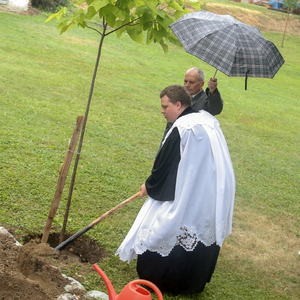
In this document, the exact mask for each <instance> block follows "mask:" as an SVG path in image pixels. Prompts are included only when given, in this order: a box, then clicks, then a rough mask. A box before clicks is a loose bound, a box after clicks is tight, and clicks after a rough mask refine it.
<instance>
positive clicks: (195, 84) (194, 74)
mask: <svg viewBox="0 0 300 300" xmlns="http://www.w3.org/2000/svg"><path fill="white" fill-rule="evenodd" d="M203 85H204V81H199V74H198V71H197V70H189V71H187V72H186V73H185V76H184V86H185V87H186V89H187V91H188V92H189V94H190V95H191V96H193V95H196V94H198V93H199V92H200V90H201V89H202V87H203Z"/></svg>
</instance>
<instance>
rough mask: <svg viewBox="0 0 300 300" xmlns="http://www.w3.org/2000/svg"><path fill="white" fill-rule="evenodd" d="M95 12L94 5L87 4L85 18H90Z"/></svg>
mask: <svg viewBox="0 0 300 300" xmlns="http://www.w3.org/2000/svg"><path fill="white" fill-rule="evenodd" d="M96 14H97V12H96V10H95V7H94V6H89V7H88V10H87V13H86V18H87V19H88V20H90V19H92V18H93V17H94V16H95V15H96Z"/></svg>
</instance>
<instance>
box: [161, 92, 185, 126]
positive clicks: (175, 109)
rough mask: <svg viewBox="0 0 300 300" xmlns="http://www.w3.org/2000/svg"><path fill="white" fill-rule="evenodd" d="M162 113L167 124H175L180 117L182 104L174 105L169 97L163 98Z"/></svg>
mask: <svg viewBox="0 0 300 300" xmlns="http://www.w3.org/2000/svg"><path fill="white" fill-rule="evenodd" d="M160 101H161V113H162V114H163V115H164V116H165V118H166V120H167V122H171V123H174V122H175V121H176V119H177V118H178V116H179V115H180V112H181V111H180V109H181V103H180V102H179V101H177V102H176V104H173V103H172V102H171V101H170V99H169V97H168V96H167V95H165V96H163V97H162V98H161V100H160Z"/></svg>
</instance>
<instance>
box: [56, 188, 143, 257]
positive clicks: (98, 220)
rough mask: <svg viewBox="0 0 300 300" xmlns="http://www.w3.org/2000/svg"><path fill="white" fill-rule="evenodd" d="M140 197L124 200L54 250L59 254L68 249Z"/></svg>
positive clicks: (135, 196)
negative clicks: (79, 238)
mask: <svg viewBox="0 0 300 300" xmlns="http://www.w3.org/2000/svg"><path fill="white" fill-rule="evenodd" d="M139 195H140V192H138V193H136V194H134V195H133V196H131V197H130V198H128V199H126V200H124V201H123V202H121V203H120V204H118V205H117V206H115V207H114V208H112V209H111V210H109V211H107V212H106V213H104V214H103V215H102V216H100V217H99V218H97V219H96V220H94V221H93V222H92V223H90V224H89V225H87V226H85V227H84V228H82V229H81V230H79V231H78V232H76V233H75V234H73V235H72V236H70V237H69V238H68V239H67V240H65V241H64V242H62V243H60V244H59V245H58V246H57V247H55V248H54V250H55V252H56V253H59V251H61V250H63V249H64V248H66V247H67V246H68V245H69V244H70V243H71V242H73V241H74V240H76V239H77V238H78V237H80V236H81V235H83V234H84V233H86V232H87V231H88V230H90V229H91V228H93V227H94V226H95V225H96V224H98V223H100V222H101V221H103V220H104V219H106V218H107V217H108V216H110V215H112V214H113V213H114V212H116V211H117V210H118V209H120V208H121V207H123V206H125V205H126V204H128V203H129V202H131V201H132V200H134V199H135V198H137V197H138V196H139Z"/></svg>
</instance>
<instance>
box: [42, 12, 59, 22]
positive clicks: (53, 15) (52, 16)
mask: <svg viewBox="0 0 300 300" xmlns="http://www.w3.org/2000/svg"><path fill="white" fill-rule="evenodd" d="M58 14H59V13H58V12H57V13H55V14H52V15H50V17H49V18H48V19H47V20H46V21H45V23H47V22H49V21H51V20H52V19H53V18H55V17H57V16H58Z"/></svg>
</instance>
